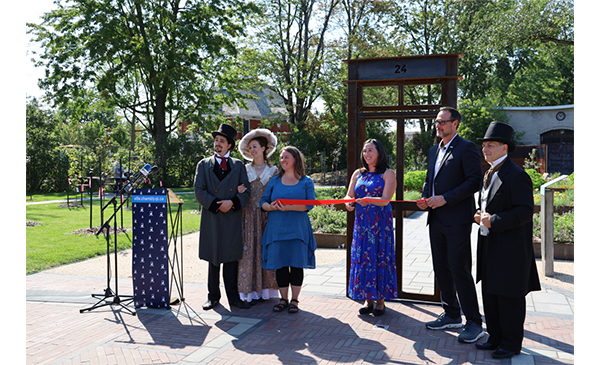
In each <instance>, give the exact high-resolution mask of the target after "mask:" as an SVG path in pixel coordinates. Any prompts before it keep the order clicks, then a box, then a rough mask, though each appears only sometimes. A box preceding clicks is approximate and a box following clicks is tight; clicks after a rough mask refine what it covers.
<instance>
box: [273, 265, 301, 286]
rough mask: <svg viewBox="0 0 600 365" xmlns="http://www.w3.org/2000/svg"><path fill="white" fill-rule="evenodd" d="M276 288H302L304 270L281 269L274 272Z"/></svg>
mask: <svg viewBox="0 0 600 365" xmlns="http://www.w3.org/2000/svg"><path fill="white" fill-rule="evenodd" d="M275 278H276V279H277V286H279V287H280V288H287V287H288V286H290V284H291V285H294V286H302V282H303V281H304V269H302V268H298V267H290V266H288V267H282V268H281V269H277V270H276V271H275Z"/></svg>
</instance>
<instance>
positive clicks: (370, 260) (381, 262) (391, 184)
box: [345, 139, 398, 316]
mask: <svg viewBox="0 0 600 365" xmlns="http://www.w3.org/2000/svg"><path fill="white" fill-rule="evenodd" d="M361 162H362V166H363V167H362V168H360V169H357V170H356V171H354V173H353V174H352V178H351V180H350V185H349V186H348V193H347V195H346V197H345V199H352V198H355V199H356V203H358V205H355V204H354V203H346V208H347V209H348V210H349V211H352V210H354V209H355V208H356V215H355V221H354V233H353V236H352V246H351V250H350V255H351V264H350V280H349V283H348V294H349V296H350V298H352V299H354V300H364V301H365V302H364V306H363V307H362V308H360V310H359V313H360V314H368V313H373V315H375V316H380V315H382V314H384V313H385V303H384V301H385V300H390V299H395V298H397V297H398V288H397V283H396V255H395V247H394V227H393V214H392V207H391V204H390V203H389V200H391V199H392V197H393V195H394V192H395V191H396V174H395V173H394V171H393V170H391V169H389V168H388V162H387V155H386V153H385V150H384V149H383V145H382V144H381V142H379V141H378V140H376V139H369V140H367V141H366V142H365V143H364V145H363V149H362V159H361Z"/></svg>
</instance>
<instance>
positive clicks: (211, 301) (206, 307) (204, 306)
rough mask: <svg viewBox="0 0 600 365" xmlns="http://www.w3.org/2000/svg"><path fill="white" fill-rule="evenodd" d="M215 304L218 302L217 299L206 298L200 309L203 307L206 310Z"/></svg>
mask: <svg viewBox="0 0 600 365" xmlns="http://www.w3.org/2000/svg"><path fill="white" fill-rule="evenodd" d="M217 304H219V301H218V300H210V299H209V300H207V301H206V303H204V304H202V309H204V310H205V311H207V310H211V309H213V308H214V307H216V306H217Z"/></svg>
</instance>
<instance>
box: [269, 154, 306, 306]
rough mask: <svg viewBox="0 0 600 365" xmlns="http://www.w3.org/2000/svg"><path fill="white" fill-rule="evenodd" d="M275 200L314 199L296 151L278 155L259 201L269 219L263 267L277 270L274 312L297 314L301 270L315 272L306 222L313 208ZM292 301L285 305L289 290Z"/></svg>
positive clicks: (301, 277) (302, 159) (302, 158)
mask: <svg viewBox="0 0 600 365" xmlns="http://www.w3.org/2000/svg"><path fill="white" fill-rule="evenodd" d="M278 199H301V200H314V199H315V185H314V183H313V181H312V179H311V178H310V177H308V176H306V174H305V172H304V155H303V154H302V152H300V151H299V150H298V149H297V148H296V147H293V146H287V147H284V148H283V150H282V151H281V156H280V164H279V170H278V171H277V174H276V175H275V176H273V177H272V178H271V180H269V183H268V184H267V187H266V188H265V192H264V194H263V196H262V199H261V201H260V206H261V208H262V209H263V210H264V211H267V212H269V219H268V220H267V226H266V227H265V230H264V233H263V236H262V240H261V243H262V247H263V250H262V267H263V269H265V270H276V272H275V276H276V279H277V286H278V287H279V293H280V295H281V299H280V301H279V304H276V305H275V306H274V307H273V311H275V312H282V311H283V310H284V309H286V308H287V310H288V312H289V313H297V312H298V304H299V301H298V296H299V295H300V289H301V288H302V282H303V279H304V269H314V268H315V249H316V248H317V243H316V241H315V237H314V235H313V230H312V227H311V225H310V219H309V218H308V211H309V210H311V209H312V208H313V206H312V205H285V204H282V203H281V202H280V201H278ZM290 287H291V292H292V298H291V300H290V301H288V295H289V288H290Z"/></svg>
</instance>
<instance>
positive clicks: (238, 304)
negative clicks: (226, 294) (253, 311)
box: [232, 300, 250, 309]
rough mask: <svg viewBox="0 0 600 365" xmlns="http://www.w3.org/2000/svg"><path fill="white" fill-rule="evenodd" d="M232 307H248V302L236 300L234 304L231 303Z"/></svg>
mask: <svg viewBox="0 0 600 365" xmlns="http://www.w3.org/2000/svg"><path fill="white" fill-rule="evenodd" d="M232 307H238V308H241V309H250V303H248V302H247V301H245V300H238V302H237V303H236V304H234V305H232Z"/></svg>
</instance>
